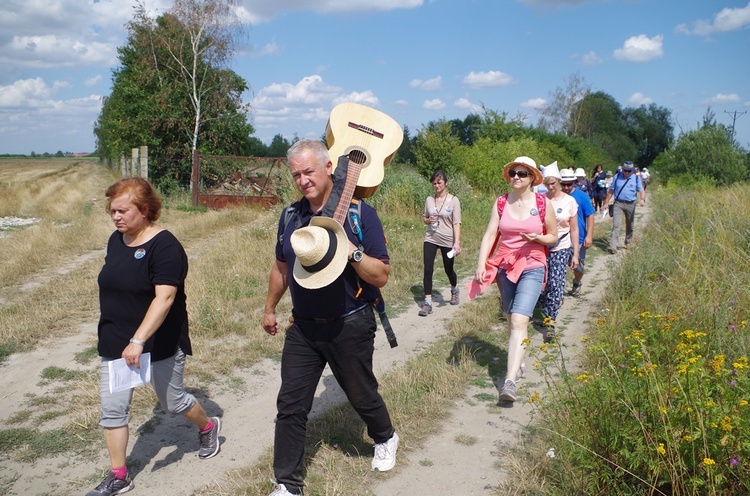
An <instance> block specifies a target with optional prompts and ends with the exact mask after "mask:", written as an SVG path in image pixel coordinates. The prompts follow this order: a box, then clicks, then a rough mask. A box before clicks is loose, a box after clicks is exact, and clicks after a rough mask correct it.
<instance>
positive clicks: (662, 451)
mask: <svg viewBox="0 0 750 496" xmlns="http://www.w3.org/2000/svg"><path fill="white" fill-rule="evenodd" d="M656 451H657V452H658V453H659V454H660V455H663V454H664V453H666V452H667V450H666V448H664V443H659V447H658V448H656Z"/></svg>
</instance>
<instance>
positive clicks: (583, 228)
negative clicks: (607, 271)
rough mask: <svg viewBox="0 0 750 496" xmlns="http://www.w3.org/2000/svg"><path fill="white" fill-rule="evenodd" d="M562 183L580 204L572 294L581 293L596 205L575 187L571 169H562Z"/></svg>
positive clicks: (591, 239)
mask: <svg viewBox="0 0 750 496" xmlns="http://www.w3.org/2000/svg"><path fill="white" fill-rule="evenodd" d="M560 177H561V180H560V185H561V186H562V190H563V192H565V193H567V194H569V195H570V196H572V197H573V199H574V200H575V201H576V203H577V204H578V246H579V248H578V265H577V266H576V268H575V269H573V289H571V290H570V296H574V297H576V298H577V297H578V296H580V295H581V279H583V272H584V269H585V260H586V249H587V248H588V247H590V246H591V245H592V244H593V242H594V238H593V236H594V213H595V211H594V207H593V206H591V200H590V199H589V195H587V194H586V193H584V192H583V191H581V190H580V189H578V188H576V187H575V181H576V176H575V174H574V173H573V171H572V170H571V169H563V170H561V171H560Z"/></svg>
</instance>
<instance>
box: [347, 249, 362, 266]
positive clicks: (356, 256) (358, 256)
mask: <svg viewBox="0 0 750 496" xmlns="http://www.w3.org/2000/svg"><path fill="white" fill-rule="evenodd" d="M363 256H364V253H362V250H360V249H356V250H354V251H353V252H352V256H351V258H349V263H359V262H361V261H362V257H363Z"/></svg>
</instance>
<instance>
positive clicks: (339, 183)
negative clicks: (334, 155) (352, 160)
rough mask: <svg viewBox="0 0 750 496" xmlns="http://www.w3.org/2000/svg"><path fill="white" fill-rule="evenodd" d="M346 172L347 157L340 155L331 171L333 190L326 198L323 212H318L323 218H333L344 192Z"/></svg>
mask: <svg viewBox="0 0 750 496" xmlns="http://www.w3.org/2000/svg"><path fill="white" fill-rule="evenodd" d="M348 172H349V156H348V155H341V156H340V157H339V161H338V165H337V166H336V170H334V171H333V190H332V191H331V196H329V197H328V201H326V204H325V205H323V210H321V211H320V215H322V216H323V217H333V214H335V213H336V208H337V207H338V206H339V201H341V193H342V192H343V191H344V185H346V175H347V174H348Z"/></svg>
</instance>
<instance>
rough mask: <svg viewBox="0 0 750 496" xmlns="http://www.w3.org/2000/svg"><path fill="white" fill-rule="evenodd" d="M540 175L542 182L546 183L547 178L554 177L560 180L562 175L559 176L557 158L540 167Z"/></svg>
mask: <svg viewBox="0 0 750 496" xmlns="http://www.w3.org/2000/svg"><path fill="white" fill-rule="evenodd" d="M542 170H543V172H542V176H544V181H542V182H544V183H545V184H546V183H547V179H548V178H551V177H554V178H555V179H557V180H558V181H562V177H560V170H559V169H558V168H557V160H555V161H554V162H552V163H551V164H549V165H548V166H547V167H542Z"/></svg>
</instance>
